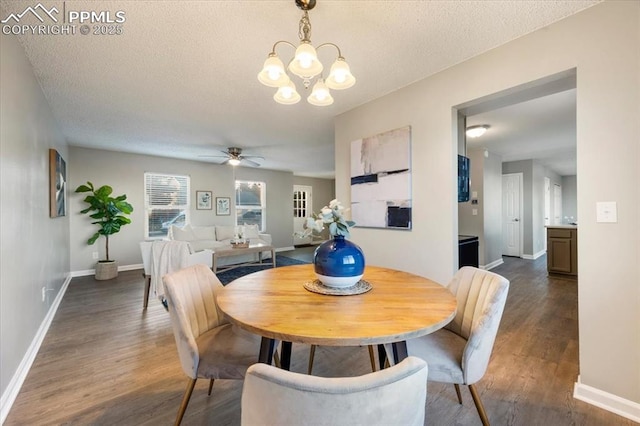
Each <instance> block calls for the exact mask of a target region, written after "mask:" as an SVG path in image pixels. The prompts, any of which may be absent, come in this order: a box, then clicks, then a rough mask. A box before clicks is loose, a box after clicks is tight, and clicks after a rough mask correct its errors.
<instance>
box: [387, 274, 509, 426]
mask: <svg viewBox="0 0 640 426" xmlns="http://www.w3.org/2000/svg"><path fill="white" fill-rule="evenodd" d="M447 288H448V289H449V290H450V291H451V292H452V293H453V294H454V295H455V296H456V299H457V301H458V308H457V312H456V316H455V317H454V319H453V320H452V321H451V322H450V323H449V324H447V325H446V326H445V327H444V328H442V329H440V330H438V331H436V332H434V333H431V334H428V335H426V336H423V337H419V338H416V339H410V340H407V353H408V354H409V355H411V356H417V357H419V358H422V359H424V360H425V361H426V362H427V364H429V380H430V381H434V382H442V383H453V384H454V385H455V388H456V395H457V396H458V402H459V403H460V404H462V396H461V395H460V386H459V385H467V386H469V391H470V392H471V397H472V398H473V402H474V403H475V405H476V409H477V410H478V414H479V415H480V419H481V421H482V424H483V425H488V424H489V419H488V417H487V414H486V412H485V409H484V406H483V405H482V401H481V400H480V395H479V394H478V391H477V390H476V388H475V386H474V384H475V383H476V382H477V381H479V380H480V379H481V378H482V376H484V373H485V372H486V371H487V366H488V365H489V358H490V357H491V352H492V350H493V343H494V342H495V339H496V335H497V334H498V326H499V325H500V319H501V318H502V313H503V311H504V306H505V303H506V300H507V293H508V291H509V281H508V280H507V279H506V278H504V277H502V276H500V275H498V274H495V273H493V272H489V271H484V270H482V269H478V268H474V267H471V266H465V267H463V268H461V269H460V270H459V271H458V272H456V274H455V276H454V277H453V279H452V280H451V282H450V283H449V285H448V286H447ZM385 349H386V352H387V358H388V359H390V360H392V359H393V357H392V356H390V355H391V347H390V345H385Z"/></svg>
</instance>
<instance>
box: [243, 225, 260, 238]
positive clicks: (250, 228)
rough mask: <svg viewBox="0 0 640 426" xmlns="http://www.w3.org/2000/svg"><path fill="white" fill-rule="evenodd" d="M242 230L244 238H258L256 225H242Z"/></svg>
mask: <svg viewBox="0 0 640 426" xmlns="http://www.w3.org/2000/svg"><path fill="white" fill-rule="evenodd" d="M243 228H244V232H243V233H242V236H243V237H244V238H246V239H249V240H250V239H252V238H260V231H258V225H247V224H245V225H244V227H243Z"/></svg>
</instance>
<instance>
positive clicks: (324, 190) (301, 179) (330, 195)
mask: <svg viewBox="0 0 640 426" xmlns="http://www.w3.org/2000/svg"><path fill="white" fill-rule="evenodd" d="M293 184H294V185H307V186H310V187H312V188H313V205H312V206H311V210H312V211H313V212H315V213H318V212H320V209H321V208H323V207H324V206H328V205H329V201H331V200H333V199H334V198H336V181H335V179H318V178H310V177H305V176H294V177H293Z"/></svg>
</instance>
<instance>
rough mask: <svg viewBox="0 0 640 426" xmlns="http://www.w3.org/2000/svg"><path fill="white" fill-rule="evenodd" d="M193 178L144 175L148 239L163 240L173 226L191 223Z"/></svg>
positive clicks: (157, 174)
mask: <svg viewBox="0 0 640 426" xmlns="http://www.w3.org/2000/svg"><path fill="white" fill-rule="evenodd" d="M190 194H191V191H190V178H189V176H181V175H168V174H162V173H145V174H144V195H145V196H144V208H145V214H146V220H145V227H144V228H145V230H144V232H145V238H149V239H153V238H163V237H166V236H167V233H168V232H169V228H170V227H171V226H172V225H175V226H178V227H182V226H184V225H185V224H186V223H189V211H190V204H191V200H190Z"/></svg>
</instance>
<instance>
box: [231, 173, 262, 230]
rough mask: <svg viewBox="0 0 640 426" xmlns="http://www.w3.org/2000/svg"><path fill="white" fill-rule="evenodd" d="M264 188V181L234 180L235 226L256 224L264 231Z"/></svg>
mask: <svg viewBox="0 0 640 426" xmlns="http://www.w3.org/2000/svg"><path fill="white" fill-rule="evenodd" d="M266 188H267V186H266V184H265V183H264V182H250V181H243V180H237V181H236V226H238V225H258V229H259V230H260V232H264V231H265V228H266V227H265V216H266V215H265V212H266V209H267V202H266V192H267V189H266Z"/></svg>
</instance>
